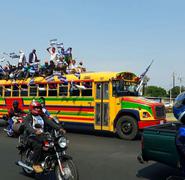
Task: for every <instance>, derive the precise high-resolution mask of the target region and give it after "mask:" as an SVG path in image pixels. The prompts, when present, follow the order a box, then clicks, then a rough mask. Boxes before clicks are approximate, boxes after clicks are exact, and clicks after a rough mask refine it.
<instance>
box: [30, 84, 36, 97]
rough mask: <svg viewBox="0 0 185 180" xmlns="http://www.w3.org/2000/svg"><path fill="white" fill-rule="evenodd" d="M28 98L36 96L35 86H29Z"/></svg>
mask: <svg viewBox="0 0 185 180" xmlns="http://www.w3.org/2000/svg"><path fill="white" fill-rule="evenodd" d="M30 96H37V85H35V84H30Z"/></svg>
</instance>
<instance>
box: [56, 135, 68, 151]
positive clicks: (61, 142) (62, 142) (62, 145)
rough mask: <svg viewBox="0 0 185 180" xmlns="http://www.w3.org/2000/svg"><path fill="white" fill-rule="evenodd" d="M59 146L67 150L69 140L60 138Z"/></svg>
mask: <svg viewBox="0 0 185 180" xmlns="http://www.w3.org/2000/svg"><path fill="white" fill-rule="evenodd" d="M58 145H59V146H60V147H61V148H65V147H66V146H67V139H66V138H65V137H61V138H59V140H58Z"/></svg>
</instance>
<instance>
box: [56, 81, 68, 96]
mask: <svg viewBox="0 0 185 180" xmlns="http://www.w3.org/2000/svg"><path fill="white" fill-rule="evenodd" d="M62 85H63V87H65V88H67V92H66V93H67V94H66V95H65V94H64V93H63V94H64V95H61V93H62V92H61V91H60V88H61V87H62ZM63 92H64V91H63ZM68 95H69V83H67V84H66V85H65V84H64V83H59V84H58V96H59V97H67V96H68Z"/></svg>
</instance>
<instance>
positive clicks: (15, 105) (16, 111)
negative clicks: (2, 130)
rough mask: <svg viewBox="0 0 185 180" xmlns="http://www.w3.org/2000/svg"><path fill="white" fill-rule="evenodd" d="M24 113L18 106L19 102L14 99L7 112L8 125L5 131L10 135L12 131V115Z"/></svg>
mask: <svg viewBox="0 0 185 180" xmlns="http://www.w3.org/2000/svg"><path fill="white" fill-rule="evenodd" d="M23 114H26V113H25V112H24V111H23V110H22V109H21V108H19V102H18V101H17V100H15V101H14V102H13V107H12V108H11V109H10V111H9V112H8V127H7V133H8V134H9V135H10V136H11V134H12V133H13V129H12V126H13V124H14V120H13V117H20V116H21V115H23Z"/></svg>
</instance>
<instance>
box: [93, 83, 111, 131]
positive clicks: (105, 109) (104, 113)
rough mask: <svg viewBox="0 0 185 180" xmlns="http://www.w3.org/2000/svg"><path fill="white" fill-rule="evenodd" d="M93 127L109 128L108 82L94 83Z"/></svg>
mask: <svg viewBox="0 0 185 180" xmlns="http://www.w3.org/2000/svg"><path fill="white" fill-rule="evenodd" d="M95 88H96V89H95V129H96V130H108V129H109V119H110V118H109V107H110V105H109V82H98V83H95Z"/></svg>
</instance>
